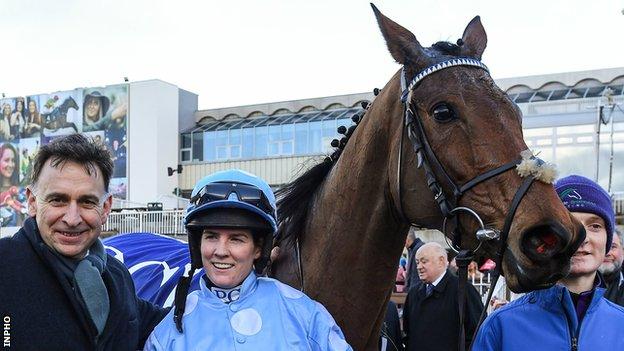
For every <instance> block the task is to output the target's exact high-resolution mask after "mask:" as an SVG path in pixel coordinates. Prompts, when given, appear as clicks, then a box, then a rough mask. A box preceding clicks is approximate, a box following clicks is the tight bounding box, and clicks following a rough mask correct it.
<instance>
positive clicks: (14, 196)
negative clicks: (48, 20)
mask: <svg viewBox="0 0 624 351" xmlns="http://www.w3.org/2000/svg"><path fill="white" fill-rule="evenodd" d="M0 107H1V108H2V110H1V111H2V113H1V114H0V224H1V225H2V226H3V227H7V226H19V225H21V224H22V222H23V221H24V218H25V217H26V215H27V214H26V186H27V185H28V183H29V179H30V174H31V172H32V161H33V159H34V156H35V154H36V153H37V150H38V149H39V147H40V146H41V145H45V144H47V143H49V142H50V141H51V140H53V139H54V138H56V137H59V136H61V135H67V134H73V133H83V134H85V135H87V136H90V137H92V138H93V139H94V140H96V141H98V142H101V143H103V144H104V145H105V146H106V147H107V148H108V150H110V152H111V154H112V156H113V161H114V164H115V170H114V172H113V176H112V178H111V182H110V188H109V191H110V193H111V194H112V195H113V196H114V197H116V198H120V199H125V198H126V192H127V184H128V177H127V173H126V160H127V146H128V141H127V123H128V85H127V84H121V85H109V86H105V87H100V88H87V89H74V90H69V91H62V92H56V93H52V94H42V95H33V96H26V97H16V98H4V99H0Z"/></svg>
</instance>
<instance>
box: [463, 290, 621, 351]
mask: <svg viewBox="0 0 624 351" xmlns="http://www.w3.org/2000/svg"><path fill="white" fill-rule="evenodd" d="M603 294H604V289H602V288H596V291H595V292H594V295H593V297H592V300H591V303H590V305H589V307H588V309H587V312H586V314H585V317H584V318H583V320H582V323H581V324H580V325H579V322H578V319H577V316H576V311H575V308H574V304H573V303H572V298H571V296H570V292H569V291H568V289H566V288H565V287H563V286H561V285H555V286H553V287H552V288H549V289H545V290H538V291H533V292H531V293H529V294H527V295H525V296H523V297H521V298H519V299H518V300H516V301H513V302H512V303H510V304H509V305H507V306H505V307H503V308H501V309H499V310H497V311H495V312H494V313H492V314H491V315H490V316H489V317H488V318H487V319H486V320H485V322H484V323H483V326H482V327H481V328H480V329H479V333H478V334H477V338H476V339H475V342H474V345H473V347H472V351H484V350H504V351H516V350H517V351H526V350H531V351H539V350H579V351H594V350H621V349H622V347H623V345H624V328H622V325H624V308H622V307H620V306H618V305H616V304H614V303H612V302H610V301H608V300H607V299H604V298H603ZM575 345H576V346H575Z"/></svg>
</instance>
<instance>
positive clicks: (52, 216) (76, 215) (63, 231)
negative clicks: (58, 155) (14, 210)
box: [27, 160, 112, 259]
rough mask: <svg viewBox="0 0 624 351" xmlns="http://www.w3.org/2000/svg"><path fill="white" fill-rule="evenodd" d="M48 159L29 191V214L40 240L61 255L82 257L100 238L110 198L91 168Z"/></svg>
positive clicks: (102, 182)
mask: <svg viewBox="0 0 624 351" xmlns="http://www.w3.org/2000/svg"><path fill="white" fill-rule="evenodd" d="M91 173H92V174H91V175H89V174H88V173H87V171H86V170H85V168H84V166H83V165H79V164H77V163H74V162H70V161H68V162H65V163H61V164H60V165H58V166H57V167H52V166H51V165H50V160H48V161H47V162H46V163H45V165H44V166H43V169H42V170H41V174H40V176H39V180H38V181H37V184H36V185H35V186H34V188H33V189H30V188H29V189H28V191H27V196H28V214H29V215H30V216H31V217H35V219H36V221H37V226H38V228H39V232H40V233H41V238H42V239H43V241H44V242H45V243H46V245H48V246H49V247H50V248H52V249H53V250H55V251H56V252H58V253H60V254H61V255H63V256H66V257H70V258H76V259H79V258H83V257H84V256H85V254H86V252H87V250H88V249H89V248H90V247H91V245H93V243H94V242H95V240H97V238H98V237H99V236H100V232H101V230H102V224H104V223H105V222H106V219H107V218H108V215H109V213H110V209H111V204H112V197H111V196H110V195H108V194H107V193H106V191H105V190H104V181H103V179H102V174H101V173H100V170H99V169H98V168H97V167H93V169H92V171H91Z"/></svg>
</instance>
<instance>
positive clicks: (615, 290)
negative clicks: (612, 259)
mask: <svg viewBox="0 0 624 351" xmlns="http://www.w3.org/2000/svg"><path fill="white" fill-rule="evenodd" d="M622 272H623V271H622V270H620V271H618V272H617V273H616V274H613V275H611V276H606V275H605V276H603V278H604V281H605V283H606V285H607V291H605V294H604V297H605V299H607V300H609V301H611V302H613V303H616V304H618V305H620V306H623V307H624V283H622V284H620V274H622Z"/></svg>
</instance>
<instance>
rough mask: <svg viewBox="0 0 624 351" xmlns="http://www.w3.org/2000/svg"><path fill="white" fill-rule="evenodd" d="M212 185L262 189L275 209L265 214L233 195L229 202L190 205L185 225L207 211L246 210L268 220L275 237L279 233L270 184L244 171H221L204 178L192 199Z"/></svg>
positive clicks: (273, 196)
mask: <svg viewBox="0 0 624 351" xmlns="http://www.w3.org/2000/svg"><path fill="white" fill-rule="evenodd" d="M210 183H242V184H246V185H251V186H254V187H256V188H258V189H260V190H261V191H262V192H263V193H264V196H266V198H267V199H268V200H269V203H270V205H271V208H272V209H273V213H272V214H271V215H269V214H267V213H266V212H264V211H263V210H262V209H260V208H258V207H256V206H254V205H252V204H249V203H246V202H244V201H241V200H239V199H238V197H237V196H236V194H231V195H230V197H229V198H228V199H227V200H217V201H212V202H209V203H205V204H202V205H199V206H195V205H194V204H190V205H189V206H188V207H187V208H186V215H185V217H184V224H185V225H186V224H188V223H189V220H190V219H191V218H193V217H194V216H195V215H197V214H198V213H201V212H203V211H206V210H210V209H216V208H240V209H244V210H248V211H251V212H253V213H255V214H257V215H259V216H260V217H261V218H262V219H264V220H266V221H267V222H268V224H270V226H271V228H273V233H272V234H273V235H275V234H276V233H277V222H276V216H277V215H276V213H277V209H276V206H275V195H274V194H273V190H271V187H270V186H269V184H267V183H266V182H265V181H264V180H262V179H261V178H259V177H257V176H255V175H253V174H251V173H248V172H245V171H242V170H240V169H230V170H227V171H220V172H216V173H213V174H211V175H209V176H206V177H204V178H202V179H201V180H200V181H199V182H197V184H196V185H195V188H193V192H192V193H191V198H193V197H194V196H195V195H197V193H199V192H200V191H201V190H202V189H203V188H204V187H205V186H206V185H207V184H210Z"/></svg>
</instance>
